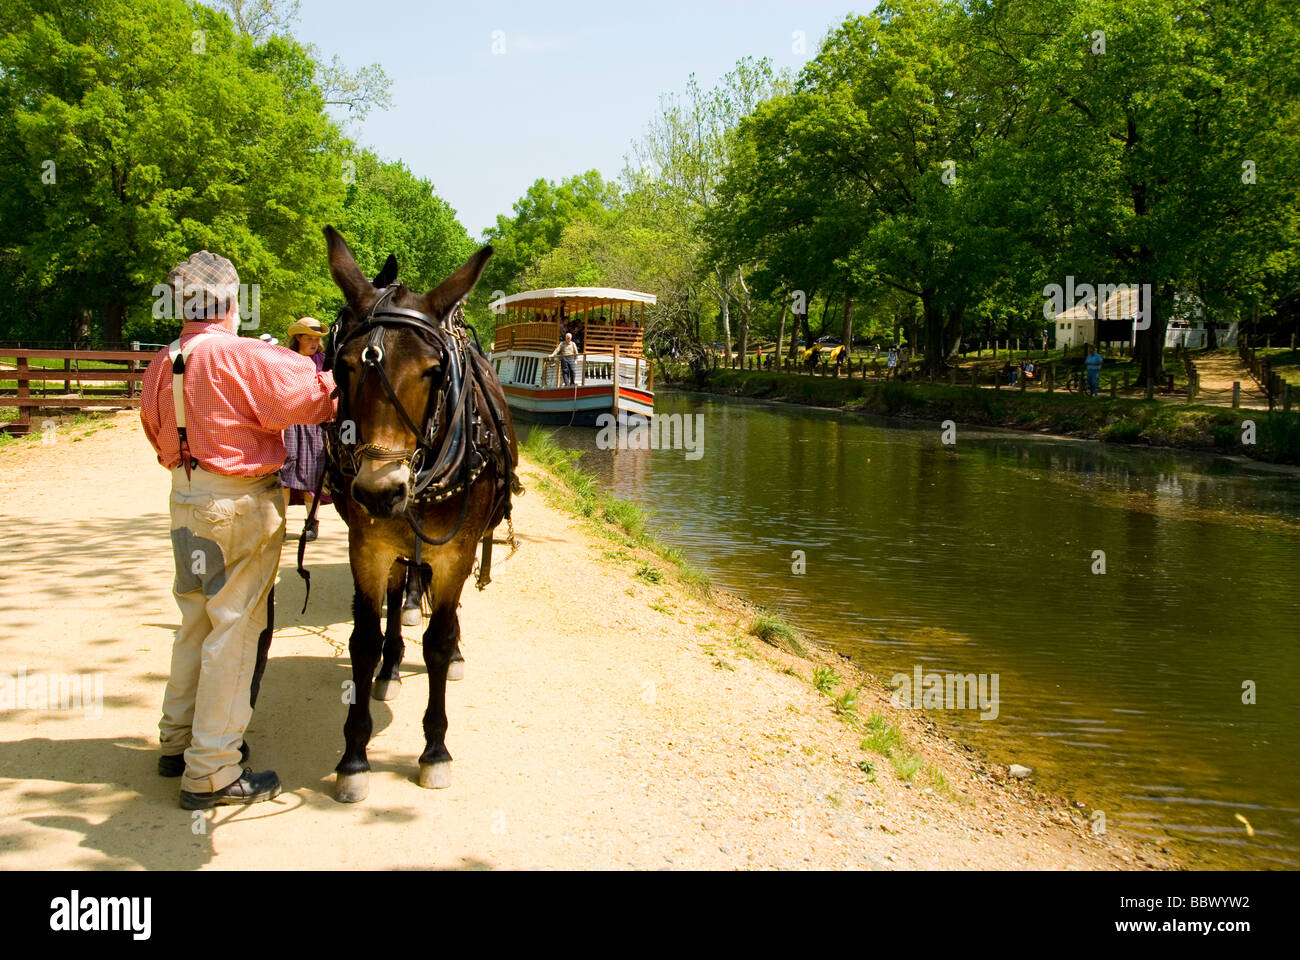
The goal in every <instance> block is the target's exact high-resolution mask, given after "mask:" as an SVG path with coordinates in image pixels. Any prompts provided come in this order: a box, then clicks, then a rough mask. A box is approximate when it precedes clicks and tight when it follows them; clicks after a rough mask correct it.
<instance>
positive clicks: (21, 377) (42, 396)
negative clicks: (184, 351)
mask: <svg viewBox="0 0 1300 960" xmlns="http://www.w3.org/2000/svg"><path fill="white" fill-rule="evenodd" d="M150 359H152V354H151V353H146V352H144V351H140V350H58V349H32V348H6V347H0V382H6V383H7V382H8V381H10V380H12V381H14V382H15V386H14V387H6V388H2V389H0V407H17V408H18V418H17V420H14V421H11V422H10V423H7V424H5V425H4V429H5V430H7V431H9V432H10V433H14V434H17V435H19V436H22V435H25V434H27V433H29V432H30V431H31V412H32V410H34V409H41V408H50V409H54V408H61V409H66V408H76V409H85V408H90V407H138V406H139V405H140V397H139V388H140V387H141V386H143V383H144V376H145V368H146V367H147V366H148V364H149V360H150ZM33 360H61V361H63V365H62V367H61V368H59V367H45V366H39V365H37V366H33V365H32V363H31V361H33ZM83 363H98V364H105V363H107V364H121V365H122V366H123V367H124V369H97V368H87V369H83V368H82V366H81V365H82V364H83ZM34 383H39V384H40V388H39V390H40V392H39V394H36V393H33V391H32V384H34ZM51 383H53V384H60V385H62V390H61V391H60V392H57V393H55V394H54V395H51V394H50V391H49V386H48V385H49V384H51ZM74 384H75V388H74ZM115 384H125V385H126V389H125V391H123V390H121V389H115V388H114V386H113V385H115Z"/></svg>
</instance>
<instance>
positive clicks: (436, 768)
mask: <svg viewBox="0 0 1300 960" xmlns="http://www.w3.org/2000/svg"><path fill="white" fill-rule="evenodd" d="M457 593H458V594H459V591H458V592H457ZM458 599H459V596H455V597H451V598H450V600H449V601H448V600H444V601H443V602H442V603H441V604H440V605H439V606H436V607H434V610H433V615H432V616H431V617H430V618H429V628H428V629H427V630H425V631H424V665H425V667H426V668H427V669H428V674H429V706H428V709H426V710H425V711H424V753H422V754H420V777H419V783H420V786H422V787H430V788H438V787H450V786H451V754H450V753H448V752H447V668H448V667H449V666H450V665H451V659H452V654H453V653H454V652H455V650H456V648H457V645H458V642H459V640H460V619H459V618H458V617H457V616H456V603H457V601H458Z"/></svg>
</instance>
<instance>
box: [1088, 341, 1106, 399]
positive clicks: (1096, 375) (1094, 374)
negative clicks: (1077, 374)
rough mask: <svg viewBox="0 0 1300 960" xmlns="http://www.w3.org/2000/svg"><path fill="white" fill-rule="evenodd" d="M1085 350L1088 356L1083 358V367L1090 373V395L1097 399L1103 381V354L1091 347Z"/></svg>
mask: <svg viewBox="0 0 1300 960" xmlns="http://www.w3.org/2000/svg"><path fill="white" fill-rule="evenodd" d="M1083 350H1084V353H1085V354H1087V355H1086V356H1085V357H1084V358H1083V365H1084V367H1085V369H1086V370H1087V373H1088V393H1089V394H1091V395H1092V396H1094V397H1095V396H1096V395H1097V387H1098V384H1099V382H1100V380H1101V364H1102V359H1101V354H1100V353H1099V352H1098V351H1097V349H1096V348H1094V347H1092V346H1090V345H1089V346H1085V347H1084V348H1083Z"/></svg>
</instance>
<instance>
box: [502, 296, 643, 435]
mask: <svg viewBox="0 0 1300 960" xmlns="http://www.w3.org/2000/svg"><path fill="white" fill-rule="evenodd" d="M654 303H655V295H654V294H652V293H641V292H639V291H636V290H619V289H615V288H613V287H549V288H547V289H545V290H528V291H525V292H523V293H515V294H511V295H510V296H507V297H500V298H498V299H496V300H493V301H492V302H491V304H489V307H490V309H491V310H492V312H493V313H494V314H495V315H496V317H497V326H496V332H495V334H494V335H493V338H492V352H491V354H490V355H489V358H490V360H491V362H492V366H493V368H494V369H495V370H496V372H497V376H498V377H499V378H500V379H501V386H502V387H503V388H504V390H505V394H506V403H508V404H509V405H510V410H511V412H512V414H513V415H514V416H515V417H516V418H518V419H521V420H531V421H534V422H538V423H549V424H573V425H582V426H594V425H596V423H597V418H599V417H600V415H601V414H604V413H608V414H613V415H614V416H615V417H618V416H620V415H623V416H627V417H644V418H646V419H649V418H650V417H652V416H653V415H654V370H653V368H652V367H651V364H650V361H649V360H647V359H646V357H645V354H644V352H643V343H644V340H643V338H644V334H645V308H646V305H647V304H651V305H653V304H654ZM566 333H570V334H572V335H573V343H574V345H575V346H576V347H577V355H576V356H575V357H573V358H572V359H573V382H572V383H567V382H566V381H565V376H564V366H563V364H562V363H561V358H560V357H558V356H555V355H554V354H555V352H556V348H557V347H558V346H559V345H560V344H561V343H562V342H563V341H564V335H565V334H566Z"/></svg>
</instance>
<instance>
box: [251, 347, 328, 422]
mask: <svg viewBox="0 0 1300 960" xmlns="http://www.w3.org/2000/svg"><path fill="white" fill-rule="evenodd" d="M272 350H274V351H275V353H271V351H272ZM257 361H258V362H257V369H258V373H259V374H261V377H260V380H261V383H260V385H259V387H260V388H259V390H258V391H257V392H258V394H259V397H258V399H259V400H260V401H261V402H259V403H258V404H256V406H255V411H256V414H257V419H258V421H259V422H260V423H261V424H262V426H263V427H264V428H265V429H267V430H285V429H287V428H289V427H292V426H295V425H297V424H317V423H324V422H325V421H327V420H332V419H333V418H334V410H335V402H334V400H332V399H331V398H330V394H332V393H333V392H334V375H333V374H331V373H327V372H326V371H323V370H320V371H318V370H317V369H316V364H314V363H313V362H312V361H311V360H310V359H309V358H308V357H304V356H301V355H300V354H296V353H290V352H287V351H284V350H279V349H278V348H274V347H272V348H268V349H267V351H266V352H265V353H262V352H261V351H259V355H258V357H257Z"/></svg>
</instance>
